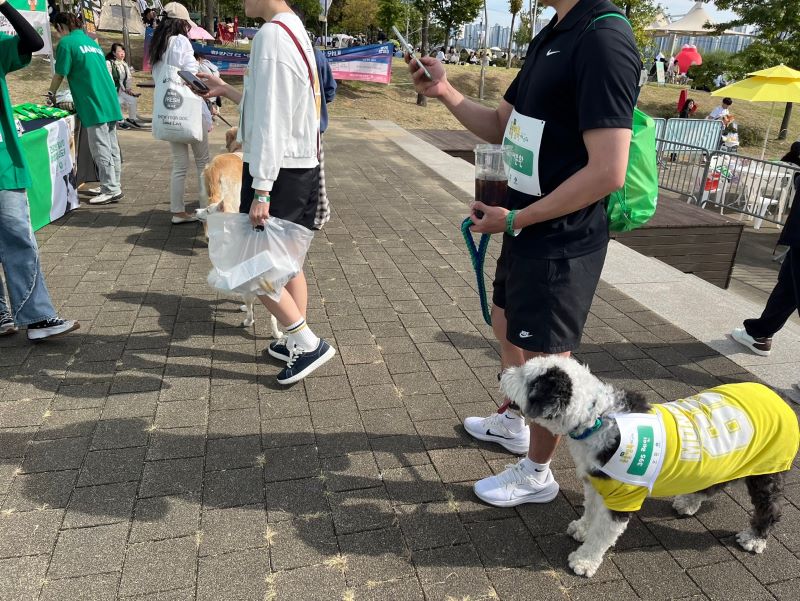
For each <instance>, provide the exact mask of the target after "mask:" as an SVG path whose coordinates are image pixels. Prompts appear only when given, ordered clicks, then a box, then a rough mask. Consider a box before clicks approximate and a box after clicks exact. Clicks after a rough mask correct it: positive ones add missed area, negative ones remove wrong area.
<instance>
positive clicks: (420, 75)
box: [404, 53, 450, 98]
mask: <svg viewBox="0 0 800 601" xmlns="http://www.w3.org/2000/svg"><path fill="white" fill-rule="evenodd" d="M404 58H405V61H406V64H407V65H408V70H409V72H410V73H411V79H412V81H413V82H414V88H415V89H416V90H417V92H419V93H420V94H424V95H425V96H427V97H428V98H441V97H442V96H444V95H445V94H446V93H447V92H448V89H449V88H450V84H449V82H448V81H447V72H446V71H445V69H444V65H443V64H442V62H441V61H438V60H436V59H435V58H433V57H432V56H423V57H422V58H412V57H411V56H409V55H408V53H406V54H405V57H404ZM420 63H421V64H422V65H424V66H425V68H426V69H427V70H428V73H430V75H431V77H430V79H428V76H427V75H426V74H425V72H424V71H423V70H422V67H421V66H420Z"/></svg>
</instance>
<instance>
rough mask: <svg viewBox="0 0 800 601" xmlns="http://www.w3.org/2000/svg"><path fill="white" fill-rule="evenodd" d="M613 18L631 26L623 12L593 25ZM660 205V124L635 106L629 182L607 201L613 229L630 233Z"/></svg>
mask: <svg viewBox="0 0 800 601" xmlns="http://www.w3.org/2000/svg"><path fill="white" fill-rule="evenodd" d="M610 17H613V18H617V19H622V20H623V21H625V22H626V23H628V25H630V21H628V19H626V18H625V17H624V16H623V15H621V14H619V13H607V14H605V15H600V16H599V17H597V18H596V19H594V20H593V21H592V22H591V23H589V26H591V25H593V24H594V23H596V22H597V21H600V20H601V19H606V18H610ZM587 29H588V27H587ZM657 204H658V164H657V163H656V123H655V121H653V119H652V118H651V117H650V116H648V115H646V114H645V113H643V112H642V111H640V110H639V109H638V108H634V109H633V135H632V137H631V146H630V152H629V155H628V170H627V172H626V173H625V184H624V185H623V186H622V188H620V189H619V190H617V191H616V192H612V193H611V194H610V195H609V197H608V200H607V201H606V213H607V215H608V229H609V230H611V231H612V232H628V231H630V230H634V229H636V228H637V227H641V226H643V225H644V224H645V223H647V222H648V221H650V218H651V217H652V216H653V215H654V214H655V212H656V206H657Z"/></svg>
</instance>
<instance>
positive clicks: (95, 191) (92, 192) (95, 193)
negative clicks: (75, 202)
mask: <svg viewBox="0 0 800 601" xmlns="http://www.w3.org/2000/svg"><path fill="white" fill-rule="evenodd" d="M80 192H81V193H83V194H90V195H92V196H98V195H99V194H102V193H103V189H102V188H101V187H100V186H97V187H96V188H87V189H86V190H81V191H80Z"/></svg>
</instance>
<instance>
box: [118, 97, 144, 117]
mask: <svg viewBox="0 0 800 601" xmlns="http://www.w3.org/2000/svg"><path fill="white" fill-rule="evenodd" d="M117 97H118V98H119V105H120V107H122V108H123V109H124V108H125V107H126V106H127V107H128V118H129V119H130V120H132V121H135V120H136V119H138V117H139V112H138V111H137V110H136V106H137V104H138V101H139V99H138V98H136V96H131V95H130V94H128V93H127V92H123V91H121V90H120V91H118V92H117Z"/></svg>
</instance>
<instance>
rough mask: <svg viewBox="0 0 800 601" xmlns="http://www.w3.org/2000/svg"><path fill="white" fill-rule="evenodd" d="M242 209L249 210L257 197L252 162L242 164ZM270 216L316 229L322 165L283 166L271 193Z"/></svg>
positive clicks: (240, 210)
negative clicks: (251, 169)
mask: <svg viewBox="0 0 800 601" xmlns="http://www.w3.org/2000/svg"><path fill="white" fill-rule="evenodd" d="M239 198H240V200H241V204H240V205H239V212H240V213H250V206H251V205H252V204H253V200H254V199H255V190H253V176H252V175H250V165H249V163H245V164H244V165H243V166H242V192H241V195H240V197H239ZM269 200H270V202H269V214H270V217H277V218H278V219H285V220H286V221H291V222H292V223H297V224H299V225H302V226H303V227H307V228H308V229H314V219H315V218H316V216H317V205H318V204H319V167H310V168H307V169H281V170H280V171H279V172H278V179H276V180H275V183H274V184H273V186H272V191H271V192H270V194H269Z"/></svg>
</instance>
